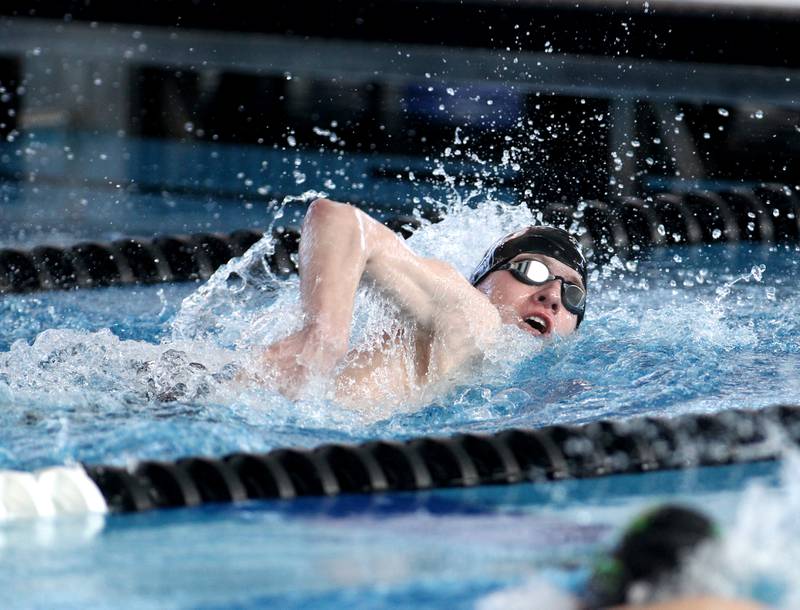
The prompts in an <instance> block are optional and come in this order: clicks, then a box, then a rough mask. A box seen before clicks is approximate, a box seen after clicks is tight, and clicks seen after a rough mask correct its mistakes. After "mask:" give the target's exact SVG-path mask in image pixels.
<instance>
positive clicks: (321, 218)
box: [305, 198, 356, 225]
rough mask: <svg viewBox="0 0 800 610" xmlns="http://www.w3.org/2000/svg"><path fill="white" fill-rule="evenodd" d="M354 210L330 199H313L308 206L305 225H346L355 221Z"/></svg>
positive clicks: (347, 205) (345, 204)
mask: <svg viewBox="0 0 800 610" xmlns="http://www.w3.org/2000/svg"><path fill="white" fill-rule="evenodd" d="M355 211H356V209H355V208H354V207H353V206H351V205H349V204H347V203H339V202H337V201H332V200H330V199H324V198H320V199H315V200H314V201H312V202H311V205H309V206H308V211H307V212H306V218H305V222H306V224H313V225H316V224H320V223H324V224H326V225H327V224H332V223H335V224H341V223H348V222H351V221H353V220H354V219H355V214H354V212H355Z"/></svg>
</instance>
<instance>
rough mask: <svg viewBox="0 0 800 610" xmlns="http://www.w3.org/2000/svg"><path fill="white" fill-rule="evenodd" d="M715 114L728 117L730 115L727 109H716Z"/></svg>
mask: <svg viewBox="0 0 800 610" xmlns="http://www.w3.org/2000/svg"><path fill="white" fill-rule="evenodd" d="M717 112H718V113H719V115H720V116H728V115H729V114H730V112H728V109H727V108H717Z"/></svg>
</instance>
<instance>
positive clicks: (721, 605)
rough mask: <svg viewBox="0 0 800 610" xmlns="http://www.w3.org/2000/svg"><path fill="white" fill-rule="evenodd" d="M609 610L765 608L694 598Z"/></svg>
mask: <svg viewBox="0 0 800 610" xmlns="http://www.w3.org/2000/svg"><path fill="white" fill-rule="evenodd" d="M609 610H764V607H763V606H759V605H757V604H754V603H752V602H745V601H737V600H734V599H722V598H719V597H692V598H686V599H680V600H675V601H670V602H662V603H659V604H650V605H646V606H617V607H615V608H610V609H609Z"/></svg>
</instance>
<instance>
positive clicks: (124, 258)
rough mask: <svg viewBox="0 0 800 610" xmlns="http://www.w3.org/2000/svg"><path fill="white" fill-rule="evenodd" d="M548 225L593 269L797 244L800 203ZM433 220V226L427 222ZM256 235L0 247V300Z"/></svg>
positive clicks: (661, 208)
mask: <svg viewBox="0 0 800 610" xmlns="http://www.w3.org/2000/svg"><path fill="white" fill-rule="evenodd" d="M542 214H543V220H544V222H545V223H547V224H555V225H559V226H570V225H571V224H572V223H573V221H575V220H578V221H579V224H580V225H581V226H582V227H583V229H585V231H584V232H583V234H582V235H581V238H580V239H581V241H582V243H583V246H584V247H585V248H586V249H587V251H588V252H589V254H590V257H591V258H592V259H593V260H594V261H595V262H597V263H599V264H604V263H607V262H608V261H609V260H610V259H611V258H612V257H613V256H614V255H618V256H619V257H621V258H622V259H626V258H630V257H632V256H637V255H638V254H640V253H644V252H645V251H647V250H649V249H651V248H653V247H657V246H663V245H676V244H688V245H697V244H702V243H724V242H737V241H752V242H761V243H776V242H797V241H799V240H800V197H799V196H798V195H797V193H796V192H795V191H794V190H792V189H791V188H790V187H788V186H784V185H779V184H763V185H761V186H758V187H756V188H732V189H726V190H722V191H719V192H711V191H691V192H688V193H660V194H658V195H655V196H654V197H652V198H648V199H647V200H644V199H637V198H634V197H618V198H612V199H611V200H609V201H607V202H602V201H583V202H580V203H579V204H578V205H577V206H569V205H566V204H563V203H553V204H550V205H547V206H545V207H544V209H543V210H542ZM431 220H434V221H435V220H436V219H435V218H432V219H431ZM386 225H387V226H389V227H390V228H392V229H393V230H395V231H397V232H399V233H401V234H402V235H403V236H404V237H408V235H410V234H411V233H412V232H413V230H414V229H415V228H417V227H419V225H420V221H419V219H417V218H415V217H413V216H408V215H400V216H396V217H393V218H391V219H389V220H387V221H386ZM262 236H263V234H262V233H261V232H259V231H252V230H243V231H236V232H234V233H231V234H219V233H202V234H196V235H183V236H161V237H156V238H153V239H137V238H126V239H120V240H116V241H113V242H109V243H99V242H90V243H81V244H77V245H74V246H69V247H66V248H55V247H52V246H39V247H37V248H33V249H32V250H30V251H26V250H19V249H8V248H7V249H0V294H10V293H24V292H32V291H38V290H54V289H74V288H91V287H97V286H117V285H126V284H152V283H158V282H177V281H193V280H194V281H198V280H205V279H208V278H209V277H210V276H211V274H212V273H214V271H215V270H216V269H217V268H218V267H219V266H220V265H222V264H224V263H226V262H228V260H230V259H231V258H232V257H234V256H240V255H242V254H243V253H244V252H245V251H246V250H247V249H248V248H249V247H250V246H252V245H253V244H254V243H255V242H256V241H258V240H259V239H261V237H262ZM273 237H274V243H275V251H274V252H273V253H272V255H270V256H269V258H268V260H267V261H266V262H267V264H268V265H269V268H270V269H271V270H272V271H273V272H274V273H276V274H278V275H287V274H290V273H293V272H295V271H296V266H295V263H294V262H293V260H292V255H294V254H296V252H297V247H298V243H299V240H300V233H299V230H298V229H297V228H296V227H278V228H277V229H276V230H275V231H274V233H273Z"/></svg>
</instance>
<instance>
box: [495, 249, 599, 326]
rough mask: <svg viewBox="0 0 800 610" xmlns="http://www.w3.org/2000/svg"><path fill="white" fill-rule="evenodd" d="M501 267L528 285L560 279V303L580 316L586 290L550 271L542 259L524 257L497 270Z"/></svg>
mask: <svg viewBox="0 0 800 610" xmlns="http://www.w3.org/2000/svg"><path fill="white" fill-rule="evenodd" d="M501 269H507V270H508V271H509V272H511V275H513V276H514V277H515V278H516V279H517V280H519V281H520V282H522V283H523V284H528V285H529V286H543V285H545V284H546V283H547V282H552V281H553V280H561V303H563V305H564V308H565V309H566V310H567V311H568V312H570V313H574V314H575V315H576V316H582V315H583V313H584V311H585V310H586V291H585V290H584V289H583V288H582V287H580V286H579V285H578V284H573V283H572V282H569V281H567V280H566V279H564V278H563V277H561V276H560V275H553V274H552V273H550V268H549V267H548V266H547V265H546V264H544V263H543V262H542V261H537V260H534V259H526V260H524V261H516V262H513V263H506V264H505V265H503V266H502V267H499V268H498V271H499V270H501Z"/></svg>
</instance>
